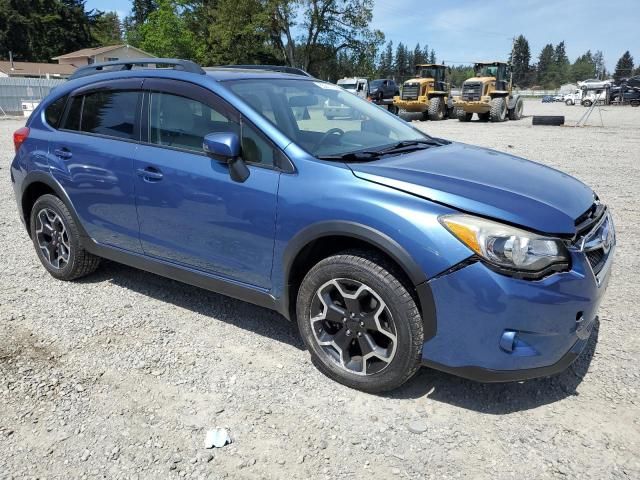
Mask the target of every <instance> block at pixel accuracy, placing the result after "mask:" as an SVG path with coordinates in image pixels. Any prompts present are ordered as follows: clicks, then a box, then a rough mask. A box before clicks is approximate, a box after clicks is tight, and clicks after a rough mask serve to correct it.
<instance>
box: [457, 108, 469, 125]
mask: <svg viewBox="0 0 640 480" xmlns="http://www.w3.org/2000/svg"><path fill="white" fill-rule="evenodd" d="M456 117H458V120H460V121H461V122H470V121H471V117H473V112H469V113H467V112H465V111H464V110H463V109H462V108H458V109H457V110H456Z"/></svg>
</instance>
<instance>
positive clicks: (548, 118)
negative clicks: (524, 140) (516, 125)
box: [531, 115, 564, 126]
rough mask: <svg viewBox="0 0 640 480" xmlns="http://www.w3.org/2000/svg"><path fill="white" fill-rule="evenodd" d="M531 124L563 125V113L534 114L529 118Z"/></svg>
mask: <svg viewBox="0 0 640 480" xmlns="http://www.w3.org/2000/svg"><path fill="white" fill-rule="evenodd" d="M531 124H532V125H553V126H560V125H564V115H535V116H534V117H533V119H532V120H531Z"/></svg>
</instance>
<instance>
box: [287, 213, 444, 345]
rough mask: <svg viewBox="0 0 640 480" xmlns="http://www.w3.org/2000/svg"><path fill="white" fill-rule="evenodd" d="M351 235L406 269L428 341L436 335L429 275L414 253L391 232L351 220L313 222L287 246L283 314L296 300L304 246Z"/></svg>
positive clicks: (288, 314) (288, 315)
mask: <svg viewBox="0 0 640 480" xmlns="http://www.w3.org/2000/svg"><path fill="white" fill-rule="evenodd" d="M333 236H341V237H349V238H353V239H356V240H360V241H363V242H366V243H368V244H370V245H371V246H373V247H375V248H377V249H379V250H381V251H382V252H384V253H385V254H386V255H388V256H389V257H390V258H391V259H392V260H393V261H394V262H395V263H396V264H398V266H399V267H400V268H401V269H402V270H403V271H404V273H405V274H406V275H407V277H408V278H409V280H410V282H411V284H412V285H411V286H412V287H413V288H414V289H415V291H416V294H417V296H418V301H419V303H420V305H419V307H420V311H421V312H422V322H423V327H424V336H425V341H426V340H428V339H430V338H432V337H433V336H435V333H436V315H435V302H434V299H433V294H432V292H431V288H430V286H429V284H428V282H427V280H428V278H427V275H426V274H425V272H424V271H423V269H422V268H420V266H419V265H418V263H417V262H416V261H415V260H414V259H413V258H412V257H411V255H410V254H409V253H408V252H407V251H406V250H405V249H404V248H403V247H402V246H401V245H400V244H399V243H398V242H397V241H395V240H394V239H393V238H391V237H390V236H389V235H387V234H385V233H383V232H381V231H379V230H376V229H375V228H372V227H369V226H367V225H363V224H361V223H357V222H352V221H341V220H333V221H325V222H319V223H315V224H313V225H310V226H308V227H306V228H304V229H303V230H301V231H300V232H298V233H297V234H296V235H295V236H294V237H293V238H292V239H291V240H290V241H289V242H288V245H287V247H286V248H285V251H284V254H283V257H282V262H283V274H284V289H283V292H282V298H281V313H282V314H283V315H285V316H286V317H288V318H289V317H290V312H291V310H290V307H291V304H292V302H293V304H295V299H291V298H289V291H290V287H291V286H292V282H291V276H292V268H293V265H294V264H295V261H296V259H297V258H298V255H299V254H300V253H301V252H302V251H303V250H304V248H305V247H306V246H308V245H310V244H311V243H312V242H314V241H316V240H320V239H322V238H324V237H333Z"/></svg>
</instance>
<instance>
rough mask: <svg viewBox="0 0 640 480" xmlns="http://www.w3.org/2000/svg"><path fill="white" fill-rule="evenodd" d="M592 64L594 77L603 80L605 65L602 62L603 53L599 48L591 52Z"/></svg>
mask: <svg viewBox="0 0 640 480" xmlns="http://www.w3.org/2000/svg"><path fill="white" fill-rule="evenodd" d="M593 64H594V66H595V70H596V78H599V79H600V80H604V78H605V73H606V67H605V64H604V55H603V53H602V52H601V51H600V50H597V51H596V53H594V54H593Z"/></svg>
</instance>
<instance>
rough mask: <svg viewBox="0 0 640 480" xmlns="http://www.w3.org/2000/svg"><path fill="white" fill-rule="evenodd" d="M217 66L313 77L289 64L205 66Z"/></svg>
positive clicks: (219, 66) (207, 68)
mask: <svg viewBox="0 0 640 480" xmlns="http://www.w3.org/2000/svg"><path fill="white" fill-rule="evenodd" d="M215 68H237V69H242V70H264V71H267V72H278V73H289V74H291V75H301V76H303V77H313V75H311V74H310V73H308V72H306V71H304V70H303V69H301V68H296V67H290V66H288V65H218V66H217V67H205V69H206V70H213V69H215Z"/></svg>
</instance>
